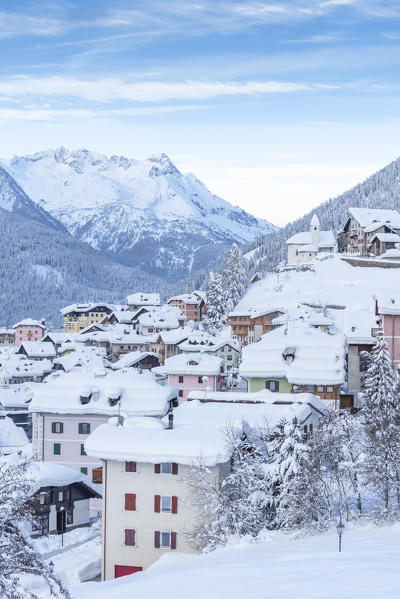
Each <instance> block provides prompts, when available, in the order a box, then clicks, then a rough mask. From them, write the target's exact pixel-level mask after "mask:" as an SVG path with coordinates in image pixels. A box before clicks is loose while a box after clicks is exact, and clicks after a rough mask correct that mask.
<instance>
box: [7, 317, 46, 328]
mask: <svg viewBox="0 0 400 599" xmlns="http://www.w3.org/2000/svg"><path fill="white" fill-rule="evenodd" d="M17 327H40V328H41V329H45V328H46V325H44V324H43V323H42V322H39V320H34V319H33V318H24V319H23V320H20V321H19V322H17V323H16V324H15V325H14V326H13V328H14V329H16V328H17Z"/></svg>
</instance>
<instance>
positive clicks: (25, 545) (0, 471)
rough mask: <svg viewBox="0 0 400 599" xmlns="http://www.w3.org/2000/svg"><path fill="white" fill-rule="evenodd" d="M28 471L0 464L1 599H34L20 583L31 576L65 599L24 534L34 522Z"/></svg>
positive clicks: (64, 591)
mask: <svg viewBox="0 0 400 599" xmlns="http://www.w3.org/2000/svg"><path fill="white" fill-rule="evenodd" d="M27 468H28V466H27V463H24V462H19V463H17V464H13V463H2V464H0V597H4V599H5V598H7V599H36V595H35V594H34V593H33V592H31V591H30V590H29V588H27V586H26V585H25V584H24V581H23V577H24V576H30V577H31V576H34V577H39V578H41V579H42V580H43V581H44V582H45V583H46V584H47V586H48V589H49V591H50V594H51V595H52V596H54V597H64V598H67V597H69V593H68V591H67V589H66V588H65V587H64V585H63V584H62V582H61V581H60V580H59V579H58V578H57V576H55V574H54V573H53V571H52V569H51V568H50V567H49V566H48V565H47V564H46V563H45V562H44V561H43V560H42V558H41V556H40V555H39V553H38V552H37V551H36V550H35V549H34V547H33V545H32V542H31V539H30V537H29V535H28V532H27V530H26V526H28V527H30V526H31V523H32V522H35V521H36V519H35V515H34V502H35V499H34V498H32V496H31V490H32V484H31V482H30V480H29V477H28V476H27ZM36 524H37V526H39V525H40V523H39V522H36ZM28 585H29V583H28Z"/></svg>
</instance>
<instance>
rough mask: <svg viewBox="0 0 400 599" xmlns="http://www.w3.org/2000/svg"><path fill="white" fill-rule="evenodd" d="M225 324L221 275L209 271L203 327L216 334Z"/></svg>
mask: <svg viewBox="0 0 400 599" xmlns="http://www.w3.org/2000/svg"><path fill="white" fill-rule="evenodd" d="M225 325H226V305H225V298H224V293H223V290H222V279H221V275H220V274H218V273H216V272H212V271H211V272H210V274H209V277H208V282H207V314H206V316H205V318H204V319H203V327H204V329H205V330H206V331H208V332H209V333H211V334H216V333H218V331H220V330H221V328H222V327H223V326H225Z"/></svg>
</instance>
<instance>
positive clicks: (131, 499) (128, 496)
mask: <svg viewBox="0 0 400 599" xmlns="http://www.w3.org/2000/svg"><path fill="white" fill-rule="evenodd" d="M125 510H126V511H128V512H134V511H136V493H125Z"/></svg>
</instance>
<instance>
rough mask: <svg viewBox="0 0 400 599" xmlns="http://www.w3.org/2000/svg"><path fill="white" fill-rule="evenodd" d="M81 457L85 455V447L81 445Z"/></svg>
mask: <svg viewBox="0 0 400 599" xmlns="http://www.w3.org/2000/svg"><path fill="white" fill-rule="evenodd" d="M81 455H86V451H85V445H84V444H83V443H81Z"/></svg>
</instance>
